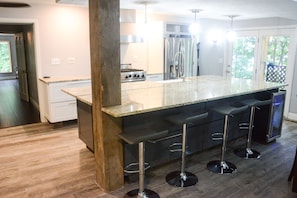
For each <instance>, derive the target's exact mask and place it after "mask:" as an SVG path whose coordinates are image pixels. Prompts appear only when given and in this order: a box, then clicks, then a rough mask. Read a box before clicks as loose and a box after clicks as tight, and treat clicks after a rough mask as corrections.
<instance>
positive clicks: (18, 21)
mask: <svg viewBox="0 0 297 198" xmlns="http://www.w3.org/2000/svg"><path fill="white" fill-rule="evenodd" d="M0 23H10V24H15V25H29V24H31V25H32V24H33V31H34V35H33V36H34V38H33V39H34V48H35V65H36V79H37V92H38V98H39V113H40V120H41V122H47V120H46V119H45V106H46V104H45V100H43V98H44V96H43V95H44V94H43V93H42V90H43V89H42V83H41V82H40V81H39V80H38V79H39V77H40V76H41V55H40V51H41V50H40V39H39V38H40V36H39V24H38V20H37V19H23V18H1V17H0Z"/></svg>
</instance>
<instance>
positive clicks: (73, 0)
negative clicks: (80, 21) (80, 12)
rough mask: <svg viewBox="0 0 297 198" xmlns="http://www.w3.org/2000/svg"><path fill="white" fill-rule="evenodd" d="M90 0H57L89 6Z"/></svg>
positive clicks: (57, 1) (58, 0)
mask: <svg viewBox="0 0 297 198" xmlns="http://www.w3.org/2000/svg"><path fill="white" fill-rule="evenodd" d="M88 2H89V1H88V0H56V3H62V4H72V5H82V6H87V5H88Z"/></svg>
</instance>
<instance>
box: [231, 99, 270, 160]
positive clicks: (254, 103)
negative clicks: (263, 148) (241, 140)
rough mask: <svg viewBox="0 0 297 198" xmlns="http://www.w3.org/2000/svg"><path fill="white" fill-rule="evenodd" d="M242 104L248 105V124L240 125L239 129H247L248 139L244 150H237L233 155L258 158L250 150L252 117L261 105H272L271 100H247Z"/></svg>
mask: <svg viewBox="0 0 297 198" xmlns="http://www.w3.org/2000/svg"><path fill="white" fill-rule="evenodd" d="M242 103H243V104H245V105H248V106H249V107H250V118H249V123H242V124H241V125H240V128H241V129H247V130H248V137H247V142H246V148H239V149H236V150H235V151H234V153H235V154H236V155H237V156H239V157H241V158H245V159H250V158H260V157H261V154H260V153H259V152H258V151H256V150H254V149H252V148H251V142H252V135H253V128H254V117H255V111H256V108H258V109H260V108H259V107H260V106H262V105H268V104H271V103H272V100H271V99H268V100H257V99H253V98H252V99H247V100H244V101H242Z"/></svg>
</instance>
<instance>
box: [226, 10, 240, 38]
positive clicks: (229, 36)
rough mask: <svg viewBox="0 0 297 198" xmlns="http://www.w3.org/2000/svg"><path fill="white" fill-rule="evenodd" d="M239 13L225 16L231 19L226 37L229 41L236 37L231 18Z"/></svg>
mask: <svg viewBox="0 0 297 198" xmlns="http://www.w3.org/2000/svg"><path fill="white" fill-rule="evenodd" d="M238 16H239V15H228V16H227V17H229V18H230V19H231V22H230V29H229V30H228V32H227V39H228V40H229V41H234V40H235V38H236V32H235V31H234V29H233V19H234V18H235V17H238Z"/></svg>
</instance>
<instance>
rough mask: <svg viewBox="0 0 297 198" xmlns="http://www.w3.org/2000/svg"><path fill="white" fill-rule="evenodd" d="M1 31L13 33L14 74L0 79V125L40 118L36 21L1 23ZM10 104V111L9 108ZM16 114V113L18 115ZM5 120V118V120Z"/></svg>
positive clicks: (8, 125)
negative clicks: (34, 25) (34, 22)
mask: <svg viewBox="0 0 297 198" xmlns="http://www.w3.org/2000/svg"><path fill="white" fill-rule="evenodd" d="M0 33H2V34H10V35H13V38H14V45H11V46H13V47H12V51H13V50H14V51H15V56H16V58H15V60H14V62H16V63H14V66H13V68H14V70H15V72H14V73H12V74H14V75H12V76H14V78H6V79H5V78H4V79H3V78H2V79H1V82H0V83H1V90H0V91H1V95H6V96H7V97H3V98H2V100H1V103H0V104H1V105H0V106H1V107H0V114H1V117H0V128H4V127H11V126H17V125H23V124H31V123H38V122H40V115H39V114H40V113H39V100H38V89H37V75H36V64H35V47H34V39H33V38H34V36H33V34H34V31H33V24H7V23H6V24H0ZM7 106H10V109H11V111H13V112H14V113H6V114H5V116H4V114H3V113H5V112H10V110H9V109H6V107H7ZM16 115H17V116H16ZM3 120H5V121H3Z"/></svg>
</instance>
